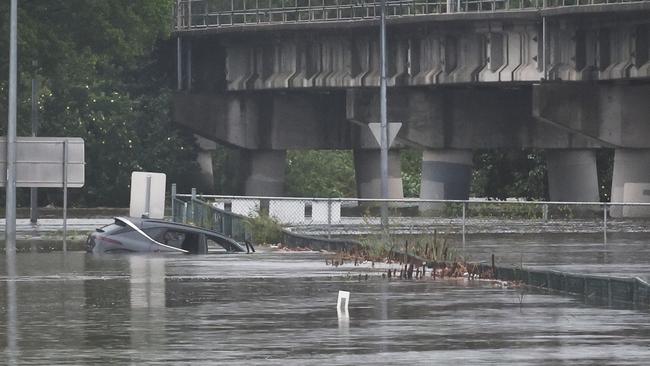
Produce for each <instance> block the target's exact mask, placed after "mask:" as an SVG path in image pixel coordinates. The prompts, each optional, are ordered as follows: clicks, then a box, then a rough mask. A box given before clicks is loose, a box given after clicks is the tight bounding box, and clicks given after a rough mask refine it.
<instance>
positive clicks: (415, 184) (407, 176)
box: [400, 149, 422, 197]
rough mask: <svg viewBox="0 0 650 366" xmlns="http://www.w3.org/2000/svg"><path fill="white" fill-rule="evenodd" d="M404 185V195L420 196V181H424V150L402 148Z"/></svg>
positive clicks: (401, 158)
mask: <svg viewBox="0 0 650 366" xmlns="http://www.w3.org/2000/svg"><path fill="white" fill-rule="evenodd" d="M400 160H401V163H402V187H403V189H404V197H420V182H421V181H422V151H420V150H414V149H406V150H402V151H401V154H400Z"/></svg>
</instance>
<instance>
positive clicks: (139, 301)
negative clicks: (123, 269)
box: [128, 255, 166, 349]
mask: <svg viewBox="0 0 650 366" xmlns="http://www.w3.org/2000/svg"><path fill="white" fill-rule="evenodd" d="M128 259H129V266H130V275H131V276H130V279H129V284H130V299H131V311H130V313H131V324H130V329H131V347H132V348H133V349H142V348H147V349H156V348H161V346H162V345H164V343H165V339H164V338H165V337H164V334H165V320H166V319H165V258H164V257H147V256H137V255H136V256H131V257H129V258H128Z"/></svg>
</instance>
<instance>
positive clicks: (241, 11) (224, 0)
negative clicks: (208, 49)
mask: <svg viewBox="0 0 650 366" xmlns="http://www.w3.org/2000/svg"><path fill="white" fill-rule="evenodd" d="M644 1H647V0H386V16H387V17H389V18H391V17H412V16H422V15H432V14H445V13H476V12H496V11H519V10H535V9H550V8H559V7H572V6H578V7H579V6H589V5H600V4H619V3H630V2H644ZM380 4H381V3H380V0H177V1H176V6H175V7H174V19H175V24H174V30H176V31H184V30H193V29H201V28H210V27H216V28H219V27H230V26H241V25H259V24H289V23H316V22H319V23H320V22H335V21H356V20H368V19H375V18H377V17H379V14H380V6H381V5H380Z"/></svg>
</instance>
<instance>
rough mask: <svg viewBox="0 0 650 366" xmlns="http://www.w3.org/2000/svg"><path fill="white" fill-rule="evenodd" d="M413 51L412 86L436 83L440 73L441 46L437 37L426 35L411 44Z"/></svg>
mask: <svg viewBox="0 0 650 366" xmlns="http://www.w3.org/2000/svg"><path fill="white" fill-rule="evenodd" d="M413 45H414V47H415V48H414V51H416V54H413V55H412V57H411V62H412V66H411V74H412V75H413V77H412V78H411V84H412V85H431V84H435V83H436V82H437V81H438V76H439V75H440V73H442V71H443V70H442V62H441V60H442V57H443V55H442V44H441V39H440V37H439V36H437V35H433V34H428V35H426V36H425V37H423V38H419V39H417V42H414V43H413Z"/></svg>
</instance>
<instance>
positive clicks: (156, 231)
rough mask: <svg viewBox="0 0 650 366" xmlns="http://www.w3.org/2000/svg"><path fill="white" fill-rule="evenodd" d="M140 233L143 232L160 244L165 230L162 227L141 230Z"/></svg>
mask: <svg viewBox="0 0 650 366" xmlns="http://www.w3.org/2000/svg"><path fill="white" fill-rule="evenodd" d="M142 231H144V233H145V234H147V235H149V236H150V237H151V238H152V239H153V240H155V241H159V242H162V239H163V234H164V232H165V229H164V228H162V227H150V228H146V229H142Z"/></svg>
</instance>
